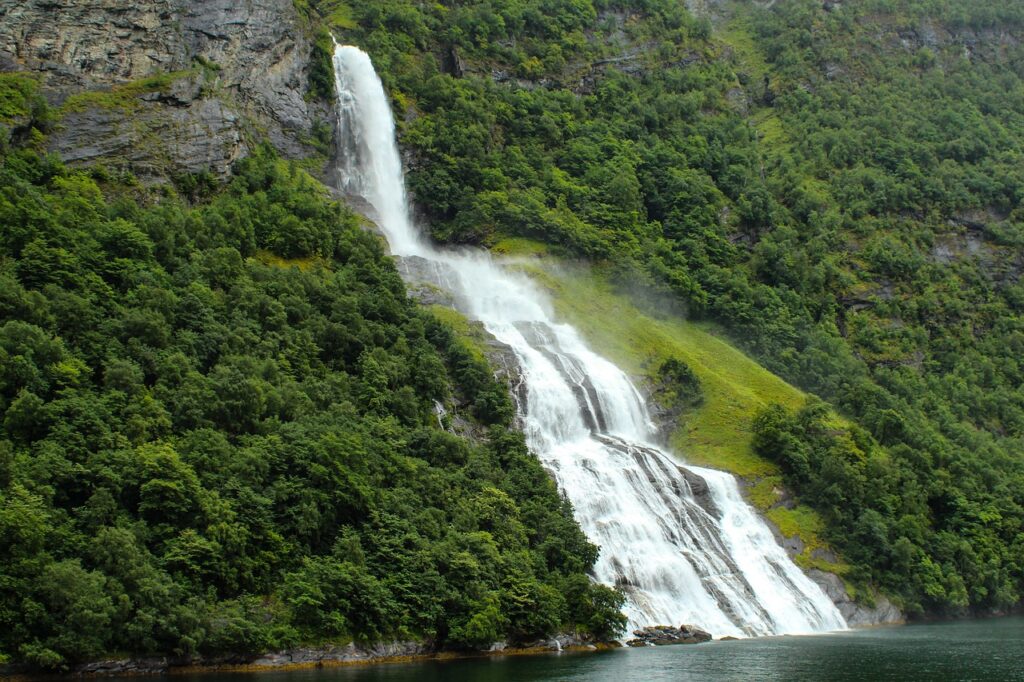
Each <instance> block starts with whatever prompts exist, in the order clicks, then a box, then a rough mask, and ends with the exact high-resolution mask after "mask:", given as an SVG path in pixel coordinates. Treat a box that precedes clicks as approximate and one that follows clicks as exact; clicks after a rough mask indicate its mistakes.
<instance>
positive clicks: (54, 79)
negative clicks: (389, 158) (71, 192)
mask: <svg viewBox="0 0 1024 682" xmlns="http://www.w3.org/2000/svg"><path fill="white" fill-rule="evenodd" d="M310 53H311V44H310V41H309V38H308V37H307V36H306V35H305V33H304V32H303V30H301V27H300V21H299V17H298V14H297V12H296V10H295V7H294V4H293V2H292V0H247V2H244V3H238V2H234V1H233V0H136V1H135V2H132V3H125V2H121V1H120V0H92V1H90V2H54V1H53V0H0V69H2V70H6V71H11V70H21V71H29V72H33V73H35V74H37V75H38V76H39V77H40V80H41V82H42V84H43V92H44V95H45V96H46V97H47V99H48V100H49V101H50V102H51V104H52V105H54V106H56V107H59V108H60V109H59V110H60V111H61V113H62V120H61V121H60V123H59V125H58V128H57V130H56V131H55V132H54V133H53V134H51V135H50V136H49V144H50V148H51V150H52V151H55V152H57V153H58V154H60V156H61V157H62V158H64V160H65V161H66V162H68V163H94V162H97V161H101V162H103V163H106V164H108V165H112V166H118V167H122V166H123V167H127V168H128V169H129V170H131V171H132V172H134V173H136V174H138V175H139V176H141V177H143V178H144V179H155V180H160V179H166V178H168V177H173V176H174V175H175V174H179V173H189V172H200V171H203V170H210V171H212V172H213V173H214V174H215V175H218V176H223V175H225V174H226V173H227V171H228V170H229V169H230V166H231V164H232V163H233V162H234V161H235V160H236V159H237V158H239V157H241V156H244V155H245V154H246V153H247V152H248V149H249V147H250V146H251V144H252V142H253V141H255V140H257V139H263V138H266V139H269V140H270V141H271V142H272V143H273V144H274V145H275V146H276V147H277V148H278V150H279V151H280V152H281V153H282V154H283V155H284V156H286V157H290V158H298V157H307V156H310V155H312V154H313V153H314V149H313V148H312V147H311V146H310V145H308V144H307V143H306V140H309V139H311V137H312V131H313V130H314V128H315V127H316V126H317V125H323V124H330V123H331V120H332V117H331V115H330V107H329V104H328V103H317V102H309V101H307V100H306V98H305V96H304V95H305V93H306V90H307V87H306V84H307V81H308V70H309V58H310ZM166 74H174V78H173V79H171V80H172V81H173V82H171V84H170V85H169V86H164V85H163V84H161V86H160V87H159V88H157V89H156V91H153V90H152V89H150V88H145V87H137V86H138V84H139V83H140V81H141V79H146V78H151V77H153V76H159V75H166ZM83 92H93V93H108V94H112V95H113V96H110V97H103V96H102V95H101V96H97V97H92V98H84V99H83V98H81V97H79V98H78V100H77V101H75V105H74V106H71V107H69V106H62V105H65V104H66V103H68V102H69V98H71V97H73V96H75V95H80V94H81V93H83ZM70 101H74V100H70Z"/></svg>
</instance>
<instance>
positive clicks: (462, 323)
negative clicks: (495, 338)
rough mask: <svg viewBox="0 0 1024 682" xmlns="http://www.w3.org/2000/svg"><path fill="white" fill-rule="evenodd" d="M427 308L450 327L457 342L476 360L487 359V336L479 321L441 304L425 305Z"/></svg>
mask: <svg viewBox="0 0 1024 682" xmlns="http://www.w3.org/2000/svg"><path fill="white" fill-rule="evenodd" d="M427 310H429V311H430V313H431V314H432V315H433V316H434V317H436V318H437V319H439V320H441V322H443V323H444V324H445V325H447V326H448V327H450V328H451V329H452V331H454V332H455V335H456V336H457V337H458V340H459V342H460V343H461V344H462V345H463V346H464V347H465V348H466V349H468V350H469V351H470V352H471V353H472V354H473V356H474V357H475V358H476V359H477V360H482V361H484V362H486V361H487V342H488V340H489V337H488V335H487V331H486V330H485V329H484V327H483V325H482V324H480V323H479V322H473V321H471V320H470V319H469V318H467V317H466V316H465V315H463V314H462V313H460V312H459V311H457V310H455V309H454V308H449V307H448V306H443V305H430V306H427Z"/></svg>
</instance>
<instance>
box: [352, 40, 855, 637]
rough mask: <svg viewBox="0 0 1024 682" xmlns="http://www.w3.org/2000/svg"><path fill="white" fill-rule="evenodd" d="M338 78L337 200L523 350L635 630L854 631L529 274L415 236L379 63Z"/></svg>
mask: <svg viewBox="0 0 1024 682" xmlns="http://www.w3.org/2000/svg"><path fill="white" fill-rule="evenodd" d="M334 68H335V79H336V84H337V90H338V116H339V131H340V149H339V152H340V153H339V157H340V159H341V161H340V165H339V168H338V171H339V178H340V182H341V185H342V189H344V190H345V191H347V192H349V193H351V194H355V195H358V196H360V197H362V198H363V199H364V200H366V201H367V202H368V203H369V204H370V205H371V207H372V209H373V211H374V212H375V213H376V215H375V216H374V217H375V218H376V220H377V222H378V225H379V226H380V228H381V229H382V230H383V231H384V233H385V235H386V237H387V239H388V242H389V244H390V246H391V249H392V251H393V253H394V254H395V255H396V256H401V257H404V259H405V262H406V263H407V264H408V263H415V264H416V267H415V269H416V270H417V271H418V273H419V277H421V278H423V277H425V276H426V277H427V278H428V279H430V280H432V282H433V283H435V284H438V285H440V286H442V287H444V288H446V289H448V290H449V291H450V292H451V293H452V294H453V296H455V297H456V299H457V301H458V304H459V306H460V308H462V310H463V311H464V312H465V313H466V314H467V315H468V316H470V317H471V318H473V319H476V320H479V321H481V322H482V323H483V324H484V326H485V328H486V329H487V330H488V331H489V332H490V333H491V334H493V335H494V336H495V337H496V338H497V339H498V340H499V341H501V342H503V343H505V344H507V345H508V346H509V347H510V348H511V349H512V350H513V351H514V352H515V355H516V357H517V358H518V361H519V363H520V365H521V370H522V376H523V383H524V385H525V391H523V392H522V394H523V395H521V396H520V397H519V408H520V417H521V419H522V421H523V425H524V428H525V431H526V437H527V442H528V444H529V446H530V448H531V449H532V450H533V452H535V453H536V454H537V456H538V457H539V458H540V459H541V461H542V462H543V463H544V465H545V466H546V467H547V468H549V469H550V470H551V471H552V472H553V473H554V475H555V477H556V479H557V481H558V485H559V487H560V488H561V489H562V490H563V491H564V492H565V494H566V495H567V496H568V497H569V499H570V501H571V502H572V504H573V507H574V508H575V511H576V517H577V519H578V520H579V523H580V525H581V526H582V528H583V530H584V532H586V534H587V536H588V537H589V538H590V539H591V540H592V541H594V542H595V543H597V544H598V545H599V546H600V547H601V554H600V558H599V560H598V562H597V564H596V566H595V568H594V573H595V576H594V577H595V578H596V579H597V580H599V581H601V582H603V583H606V584H609V585H618V586H619V587H620V588H621V589H622V590H623V591H624V592H625V593H626V595H627V604H626V607H625V612H626V615H627V616H628V617H629V625H630V629H633V628H636V627H642V626H645V625H655V624H671V625H678V624H681V623H686V624H693V625H699V626H701V627H703V628H705V629H707V630H709V631H710V632H712V633H714V634H715V635H716V636H725V635H733V636H744V635H767V634H782V633H801V632H815V631H824V630H837V629H843V628H845V627H846V624H845V623H844V621H843V618H842V616H841V615H840V614H839V612H838V611H837V610H836V608H835V606H834V605H833V604H832V602H831V601H829V599H828V597H826V596H825V594H824V593H823V592H822V590H821V589H820V588H819V587H818V586H817V585H815V584H814V583H813V582H812V581H811V580H809V579H808V578H807V577H806V576H805V575H804V574H803V573H802V572H801V571H800V570H799V569H798V568H797V567H796V566H795V565H794V564H793V563H792V562H791V561H790V560H789V557H788V556H787V555H786V553H785V552H784V551H783V550H782V548H781V547H779V545H778V544H777V543H776V542H775V539H774V537H773V536H772V533H771V531H770V530H769V529H768V528H767V527H766V526H765V524H764V523H763V522H762V521H761V519H760V518H759V517H758V516H757V515H756V514H755V513H754V511H753V510H752V509H751V508H750V507H749V506H747V504H746V503H745V502H744V501H743V499H742V497H741V496H740V493H739V490H738V488H737V484H736V481H735V480H734V479H733V478H732V476H729V475H728V474H725V473H722V472H719V471H712V470H708V469H700V468H697V467H690V466H685V467H684V466H682V465H681V464H680V462H679V461H677V460H676V459H675V458H674V457H672V456H671V455H669V454H667V453H665V452H663V451H662V450H660V449H659V448H658V447H657V446H656V445H654V444H653V442H654V440H655V436H654V426H653V425H652V423H651V420H650V418H649V416H648V412H647V409H646V406H645V404H644V401H643V399H642V397H641V396H640V394H639V393H638V391H637V390H636V388H635V387H634V385H633V384H632V383H631V382H630V380H629V378H628V377H627V376H626V375H625V374H624V373H623V372H622V371H621V370H620V369H619V368H617V367H616V366H614V365H613V364H612V363H610V362H609V361H607V360H605V359H604V358H602V357H600V356H598V355H597V354H595V353H593V352H592V351H591V350H589V349H588V348H587V347H586V345H585V344H584V343H583V341H582V340H581V339H580V337H579V335H578V334H577V332H576V330H575V329H573V328H572V327H571V326H569V325H566V324H560V323H558V322H556V321H555V320H554V318H553V315H552V314H551V312H550V310H549V306H548V304H547V299H546V297H545V296H544V295H543V294H542V293H541V292H540V291H538V290H537V288H536V287H535V286H534V285H533V283H532V282H530V280H529V279H527V278H526V277H525V276H522V275H520V274H518V273H514V272H511V271H509V270H507V269H504V268H502V267H501V265H500V264H498V263H496V262H494V260H493V259H491V258H490V257H489V255H488V254H486V253H484V252H479V253H472V252H470V253H467V252H460V253H454V252H445V251H441V250H437V249H435V248H433V247H432V246H431V245H429V244H428V243H427V242H426V241H425V240H423V239H422V238H421V237H420V236H419V234H418V233H417V231H416V229H415V227H414V225H413V224H412V220H411V219H410V216H409V211H408V203H407V199H406V194H405V184H404V178H403V175H402V164H401V159H400V157H399V154H398V148H397V144H396V141H395V128H394V121H393V119H392V114H391V108H390V105H389V103H388V99H387V96H386V95H385V93H384V88H383V86H382V85H381V82H380V79H379V78H378V77H377V74H376V72H375V71H374V68H373V65H372V63H371V62H370V58H369V57H368V56H367V55H366V54H365V53H364V52H362V51H361V50H359V49H358V48H355V47H350V46H336V49H335V53H334ZM410 269H411V268H409V267H407V268H406V271H407V274H408V271H409V270H410ZM425 273H426V274H425Z"/></svg>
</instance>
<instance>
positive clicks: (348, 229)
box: [0, 0, 1024, 670]
mask: <svg viewBox="0 0 1024 682" xmlns="http://www.w3.org/2000/svg"><path fill="white" fill-rule="evenodd" d="M332 33H333V35H334V36H335V37H336V38H337V39H338V40H339V41H342V42H350V43H353V44H355V45H358V46H360V47H361V48H363V49H365V50H366V51H367V52H368V53H369V54H370V55H371V57H372V58H373V62H374V65H375V67H376V69H377V71H378V72H379V74H380V76H381V78H382V79H383V81H384V84H385V86H386V88H387V90H388V93H389V95H390V97H391V100H392V105H393V109H394V112H395V114H396V119H397V121H398V127H399V131H398V133H399V137H400V142H401V147H402V150H403V154H404V161H405V165H406V167H407V171H408V185H409V189H410V193H411V195H412V199H413V201H414V204H415V208H416V211H417V212H418V214H419V218H420V221H421V223H422V224H423V225H425V226H427V227H428V228H429V230H430V232H431V234H432V235H433V237H434V238H435V239H436V240H437V241H438V242H441V243H445V244H456V245H457V244H472V245H478V246H482V247H486V248H490V249H492V250H493V251H494V252H495V253H499V254H510V255H513V256H518V257H521V258H520V259H519V262H520V266H521V267H523V268H524V269H525V270H526V271H527V272H528V273H529V274H530V275H531V276H533V277H534V278H535V280H536V281H537V282H539V283H540V284H541V285H543V286H544V287H545V288H546V289H547V290H548V291H549V292H550V293H551V295H552V299H553V302H554V305H555V307H556V310H557V312H558V314H559V315H560V316H561V317H563V318H564V319H566V320H567V321H570V322H572V323H574V324H575V325H577V326H578V327H579V329H580V331H581V333H582V334H583V335H584V336H585V338H586V339H587V340H588V342H589V343H591V344H592V345H593V346H594V347H595V348H596V349H597V350H599V351H600V352H602V353H604V354H606V355H608V356H609V357H610V358H612V359H613V360H615V361H616V362H617V363H619V364H620V365H621V366H622V367H623V368H625V369H626V370H628V371H629V372H630V373H632V374H633V376H634V377H636V378H637V380H638V382H639V383H641V384H642V386H643V387H644V389H645V390H646V391H647V392H648V393H649V394H650V396H651V398H652V399H653V401H654V403H655V404H656V405H657V406H658V410H659V414H658V415H657V416H658V417H659V419H660V420H661V421H662V423H663V424H664V427H665V428H664V432H665V434H664V435H665V437H666V439H667V440H668V441H669V442H670V443H671V445H672V446H673V448H674V450H675V451H677V452H678V453H679V454H680V456H681V457H682V458H684V459H685V460H688V461H690V462H692V463H695V464H699V465H702V466H708V467H715V468H721V469H725V470H728V471H732V472H734V473H736V474H737V475H739V476H740V477H741V478H742V479H743V480H744V482H745V484H746V494H747V497H748V499H749V500H750V501H751V503H752V504H754V505H755V506H756V507H758V508H759V509H760V510H761V511H762V512H763V513H765V515H766V516H767V517H768V518H769V519H770V520H772V521H774V522H775V524H776V526H777V527H778V529H779V530H780V531H781V532H782V534H783V535H784V536H786V537H787V538H790V541H789V542H788V543H787V544H788V545H789V548H790V549H791V550H792V551H793V553H794V554H795V555H796V561H797V562H798V564H800V565H801V566H802V567H803V568H805V569H813V568H820V569H826V570H830V571H835V572H836V573H838V574H840V575H841V576H842V578H843V580H844V582H845V583H846V586H847V588H848V589H849V590H850V591H851V593H853V594H854V595H855V596H856V597H857V598H859V599H861V600H862V601H863V602H864V603H865V604H871V603H872V599H873V597H874V595H876V594H879V593H880V594H882V595H885V596H886V597H887V598H890V599H892V601H893V602H894V603H895V604H896V605H897V606H899V607H900V608H901V609H903V610H904V611H905V612H906V613H907V614H909V615H910V616H911V617H922V618H924V617H937V616H950V615H953V616H957V615H966V614H972V613H974V614H982V613H983V614H990V613H1003V612H1006V611H1008V610H1011V609H1014V608H1018V607H1019V606H1020V604H1021V597H1022V595H1024V364H1022V363H1021V360H1020V358H1021V356H1022V355H1024V283H1022V274H1024V223H1022V219H1024V214H1022V213H1021V208H1020V206H1021V202H1022V200H1024V164H1022V161H1024V80H1022V79H1024V8H1021V7H1019V6H1017V5H1015V4H1013V3H1004V2H999V1H997V0H977V1H976V2H970V3H967V2H958V1H957V0H911V1H908V2H897V1H896V0H864V1H859V2H854V1H853V0H842V1H840V0H777V1H776V2H758V1H755V0H750V1H741V0H693V1H692V2H686V3H681V2H679V1H678V0H445V1H443V2H438V3H422V2H418V1H413V0H365V1H360V2H344V1H342V0H295V1H294V2H293V1H292V0H251V2H247V3H230V2H192V1H190V0H140V1H139V2H135V3H133V4H132V6H130V7H128V6H125V5H123V3H118V2H97V3H84V4H62V5H60V7H56V6H55V5H54V3H51V2H45V1H43V0H29V1H27V2H20V1H19V0H0V70H2V71H3V73H0V154H2V159H0V227H2V232H0V555H3V556H4V557H5V560H4V561H3V562H0V626H2V627H0V664H3V663H7V662H18V663H22V662H27V663H30V664H32V665H34V666H37V667H42V668H49V669H56V670H61V669H64V670H66V669H68V668H69V667H71V666H73V665H74V664H76V663H78V662H80V661H85V660H91V659H95V658H97V657H100V656H105V655H111V654H114V653H116V652H123V653H126V654H131V655H143V654H159V655H170V656H174V657H180V658H181V660H188V659H189V657H191V656H198V655H203V656H207V657H216V656H222V655H236V656H237V655H251V654H257V653H262V652H266V651H270V650H275V649H281V648H287V647H295V646H298V645H319V644H325V643H326V644H330V645H342V644H346V643H348V642H357V643H360V644H367V643H377V642H393V641H399V642H414V643H416V644H415V646H421V645H423V646H426V647H428V648H431V649H436V648H449V649H463V650H467V649H469V650H473V649H479V648H481V647H483V648H486V647H487V646H489V645H490V644H491V643H492V642H494V641H496V640H504V641H509V642H511V643H513V644H515V643H519V644H528V643H530V642H533V641H535V640H537V639H539V638H542V637H550V636H552V635H554V634H556V633H559V632H563V633H564V632H571V633H572V634H573V635H574V637H576V638H577V639H580V638H583V639H588V640H598V639H603V638H607V637H610V636H613V635H615V634H616V633H617V632H618V631H619V630H620V629H621V628H622V625H623V622H624V621H623V618H622V615H621V614H620V613H618V610H619V609H620V608H621V606H622V604H623V601H622V599H623V597H622V594H621V593H620V592H618V591H615V590H611V589H607V588H603V587H601V586H598V585H595V584H593V583H592V582H591V581H590V580H589V578H588V577H587V574H588V572H589V571H590V569H591V568H592V567H593V565H594V562H595V560H596V557H597V552H598V548H596V547H595V546H594V545H592V544H591V543H589V542H588V541H587V540H586V538H585V536H584V535H583V533H582V532H581V530H580V528H579V526H578V525H577V524H576V522H575V521H574V520H573V517H572V509H571V507H570V505H569V504H568V503H567V502H566V500H565V498H564V497H562V496H561V495H560V494H559V492H558V491H557V489H556V487H555V485H554V483H553V481H552V480H551V478H550V477H549V476H548V475H547V473H546V472H545V471H544V469H543V468H542V467H541V465H540V464H539V462H538V461H537V460H536V458H534V457H533V456H532V454H531V453H530V452H529V451H528V449H527V448H526V446H525V443H524V439H523V436H522V434H520V433H518V432H517V431H516V430H515V424H514V419H513V416H514V415H513V403H512V400H511V399H510V396H509V393H508V390H507V389H508V387H507V386H506V385H505V384H504V383H503V382H502V381H500V380H496V379H495V378H494V367H493V366H492V365H491V364H489V363H490V360H489V354H490V351H491V350H493V346H492V345H489V340H488V339H486V338H485V337H483V336H482V334H481V332H480V330H479V329H478V328H477V327H475V326H474V325H470V324H467V322H466V321H465V320H464V319H462V318H461V317H460V316H459V315H458V314H455V313H453V312H452V311H449V310H447V309H444V308H439V307H423V306H420V305H418V304H417V303H415V302H413V300H410V298H409V296H408V295H407V294H408V292H407V290H406V287H405V285H404V284H403V282H402V280H401V278H400V277H399V275H398V272H397V270H396V268H395V265H394V263H393V261H392V259H390V258H388V257H387V256H386V255H385V253H384V247H383V244H382V242H381V240H380V239H379V238H378V237H377V236H376V235H374V234H373V233H372V231H371V230H369V229H367V225H366V222H365V221H364V220H363V219H362V218H360V217H359V216H358V214H357V212H358V211H361V210H364V209H365V207H363V206H359V205H346V204H345V203H344V201H342V200H341V199H343V198H341V197H338V196H336V193H334V194H335V195H332V192H331V190H329V189H328V188H327V187H328V186H329V185H330V184H331V183H332V182H334V181H335V180H336V178H334V177H332V168H333V167H334V161H335V160H336V159H335V158H334V157H335V155H336V154H337V153H338V151H337V148H336V146H335V144H334V140H335V138H336V135H337V133H338V131H337V130H336V127H337V125H338V123H337V121H336V120H335V117H334V113H333V110H332V107H333V106H334V94H335V93H334V79H333V73H332V68H333V67H332V63H331V34H332ZM439 407H440V409H439ZM446 415H447V416H446ZM424 643H426V644H424Z"/></svg>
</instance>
